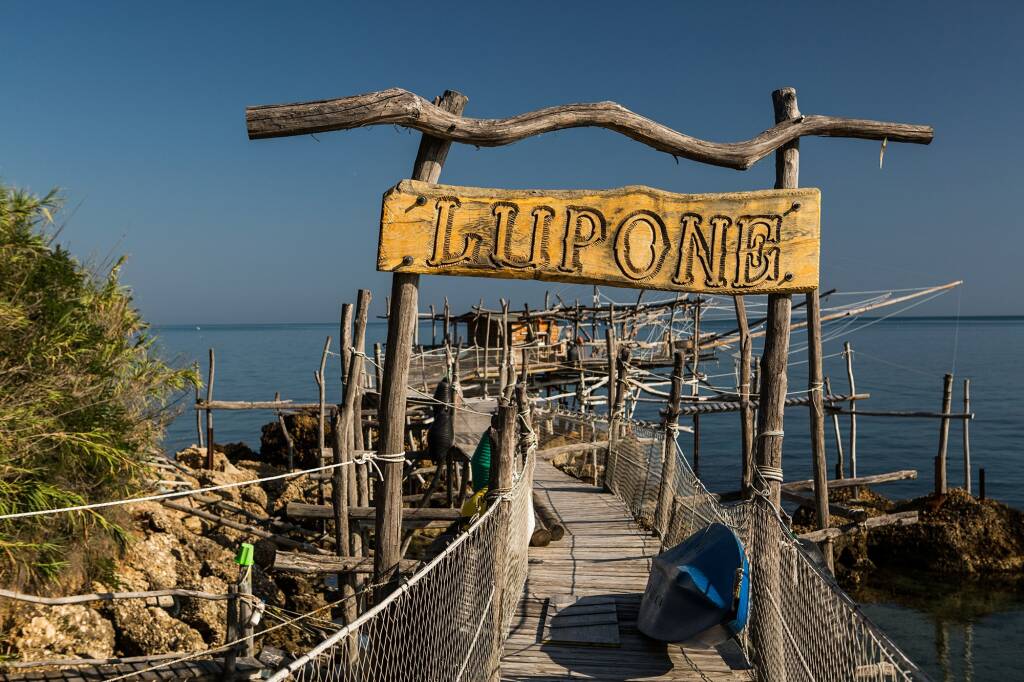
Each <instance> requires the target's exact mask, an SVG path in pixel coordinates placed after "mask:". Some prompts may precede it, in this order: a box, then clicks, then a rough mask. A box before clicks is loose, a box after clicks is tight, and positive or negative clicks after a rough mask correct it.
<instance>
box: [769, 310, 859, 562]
mask: <svg viewBox="0 0 1024 682" xmlns="http://www.w3.org/2000/svg"><path fill="white" fill-rule="evenodd" d="M804 300H805V302H806V303H807V367H808V371H807V391H808V393H807V397H808V398H809V399H810V403H809V405H810V408H811V409H810V425H811V434H810V435H811V471H812V472H813V476H814V511H815V516H816V517H817V521H818V528H819V529H821V528H828V527H829V523H830V521H829V517H828V515H829V511H830V510H831V509H833V508H836V509H838V508H839V507H838V505H836V506H835V507H833V506H832V505H830V504H829V501H828V468H827V464H826V461H825V457H826V455H825V402H824V399H823V395H824V393H825V379H824V373H823V371H822V367H821V364H822V352H821V299H820V298H819V297H818V292H817V291H816V290H815V291H812V292H811V293H809V294H807V295H806V296H805V297H804ZM850 392H851V393H853V391H850ZM854 404H856V403H854ZM786 494H787V493H786V491H785V490H783V491H782V495H783V496H785V495H786ZM790 494H792V493H790ZM788 499H792V498H788ZM852 518H856V517H852ZM821 553H822V556H823V557H824V559H825V565H826V566H828V570H829V571H832V572H833V573H834V572H835V564H834V561H833V556H832V542H831V541H830V540H826V541H825V542H823V543H822V544H821Z"/></svg>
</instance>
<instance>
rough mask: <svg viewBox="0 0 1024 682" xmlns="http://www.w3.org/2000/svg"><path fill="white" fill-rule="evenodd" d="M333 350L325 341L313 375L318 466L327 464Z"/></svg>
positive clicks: (320, 485) (320, 492)
mask: <svg viewBox="0 0 1024 682" xmlns="http://www.w3.org/2000/svg"><path fill="white" fill-rule="evenodd" d="M330 348H331V337H329V336H328V337H327V340H326V341H324V350H323V353H321V354H320V369H319V370H317V371H316V372H314V373H313V378H314V379H315V380H316V385H317V388H318V389H319V391H320V400H319V407H320V409H319V417H318V418H317V422H316V436H317V446H318V447H319V450H318V452H317V466H323V465H324V464H325V454H326V450H327V433H326V428H325V422H326V421H327V380H326V378H325V377H324V370H325V369H326V368H327V354H328V353H329V352H330ZM316 485H317V502H318V503H319V504H324V502H325V500H324V478H323V476H319V477H318V478H317V484H316ZM322 530H323V532H324V533H326V532H327V520H326V519H325V520H324V521H323V528H322Z"/></svg>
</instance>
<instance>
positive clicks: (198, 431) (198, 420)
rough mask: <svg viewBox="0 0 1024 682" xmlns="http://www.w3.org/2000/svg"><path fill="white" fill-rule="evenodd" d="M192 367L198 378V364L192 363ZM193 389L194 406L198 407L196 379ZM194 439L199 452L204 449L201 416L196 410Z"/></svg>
mask: <svg viewBox="0 0 1024 682" xmlns="http://www.w3.org/2000/svg"><path fill="white" fill-rule="evenodd" d="M192 367H193V369H194V370H195V372H196V376H197V377H198V376H199V363H198V362H195V363H193V365H192ZM194 389H195V394H196V406H197V407H198V405H199V381H198V379H197V380H196V385H195V386H194ZM196 438H198V439H199V449H200V450H201V449H203V448H204V447H206V446H205V442H206V439H205V438H204V437H203V414H202V412H200V411H199V410H196Z"/></svg>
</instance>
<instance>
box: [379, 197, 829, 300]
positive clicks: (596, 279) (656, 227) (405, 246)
mask: <svg viewBox="0 0 1024 682" xmlns="http://www.w3.org/2000/svg"><path fill="white" fill-rule="evenodd" d="M820 214H821V193H820V192H819V191H818V190H817V189H813V188H807V189H795V190H767V191H761V192H736V193H730V194H673V193H670V192H663V191H661V190H656V189H651V188H649V187H641V186H632V187H623V188H621V189H612V190H568V191H551V190H547V191H545V190H501V189H481V188H475V187H454V186H450V185H433V184H430V183H424V182H417V181H415V180H403V181H402V182H401V183H399V184H398V185H397V186H396V187H394V188H393V189H391V190H389V191H388V192H387V193H386V194H385V195H384V205H383V208H382V211H381V231H380V247H379V250H378V254H377V269H378V270H384V271H389V272H392V271H395V272H412V273H420V274H428V275H468V276H477V277H503V278H512V279H541V280H549V281H554V282H576V283H581V284H605V285H610V286H619V287H632V288H641V289H664V290H668V291H693V292H704V293H717V294H764V293H784V292H785V293H795V292H803V291H810V290H811V289H814V288H815V287H817V286H818V252H819V248H820Z"/></svg>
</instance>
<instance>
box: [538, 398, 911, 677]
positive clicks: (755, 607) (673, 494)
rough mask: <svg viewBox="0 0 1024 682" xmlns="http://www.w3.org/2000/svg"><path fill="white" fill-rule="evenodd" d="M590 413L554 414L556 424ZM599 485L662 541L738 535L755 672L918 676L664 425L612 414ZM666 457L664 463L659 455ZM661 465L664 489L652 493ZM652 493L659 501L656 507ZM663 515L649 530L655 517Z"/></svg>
mask: <svg viewBox="0 0 1024 682" xmlns="http://www.w3.org/2000/svg"><path fill="white" fill-rule="evenodd" d="M575 420H581V421H582V420H587V421H594V418H593V417H592V416H588V415H580V414H575V415H574V414H571V413H565V412H561V413H558V419H554V420H552V421H551V423H552V424H554V425H555V429H554V430H553V432H552V434H551V436H557V435H558V434H557V430H558V425H562V428H564V429H566V430H572V429H573V428H574V427H573V426H572V425H573V424H574V421H575ZM608 432H609V433H610V434H611V436H610V438H609V446H608V452H607V454H606V458H607V463H606V467H605V469H604V473H605V475H606V478H605V485H606V486H607V488H608V489H609V490H611V491H612V492H613V493H615V494H616V495H617V496H618V497H619V498H620V499H622V500H623V501H624V502H625V503H626V505H627V506H628V507H629V509H630V510H631V511H632V513H633V516H634V518H635V519H636V521H637V523H638V524H639V525H640V526H641V527H644V528H648V529H652V530H656V531H657V532H658V534H659V535H660V536H661V537H662V543H663V546H665V547H671V546H674V545H676V544H678V543H679V542H681V541H682V540H684V539H685V538H687V537H689V536H690V535H691V534H692V533H694V532H696V531H697V530H699V529H701V528H703V527H705V526H707V525H708V524H710V523H715V522H719V523H724V524H726V525H728V526H730V527H731V528H732V529H733V530H734V531H736V533H737V535H739V537H740V538H741V539H742V540H743V542H744V545H745V547H746V548H747V554H748V559H749V561H750V565H751V572H752V575H751V600H750V601H751V614H750V619H749V626H748V627H747V629H746V630H745V632H744V633H743V635H742V636H741V638H740V644H741V646H742V647H743V648H744V650H745V652H746V654H747V657H748V659H749V660H750V662H751V663H752V664H753V667H754V670H755V673H756V674H757V676H758V679H765V680H773V681H774V680H786V681H787V682H793V681H803V680H807V681H808V682H810V681H813V680H819V681H820V680H857V681H862V680H863V681H872V680H877V681H879V682H882V681H889V680H922V679H926V678H925V676H924V675H923V673H921V671H920V669H919V668H918V667H917V666H916V665H915V664H914V663H913V662H912V661H910V660H909V659H908V658H907V657H906V656H905V655H904V654H903V653H902V652H901V651H900V650H899V648H898V647H896V645H895V644H894V643H893V642H892V641H891V640H889V639H888V637H886V635H885V634H884V633H883V632H881V630H879V629H878V628H877V627H876V626H875V625H874V624H872V623H871V621H870V620H869V619H868V618H867V617H866V616H864V614H863V613H862V612H861V611H860V609H859V608H858V606H857V604H856V602H854V601H853V600H852V599H851V598H850V597H849V596H848V595H847V594H846V593H845V592H844V591H843V590H842V589H841V588H840V587H839V586H838V585H837V584H836V583H835V581H834V580H833V579H832V577H831V576H830V575H828V574H826V573H825V572H824V571H823V570H822V569H821V568H819V566H818V565H817V564H816V562H815V561H814V560H813V558H812V557H811V555H809V554H808V553H807V551H805V549H804V548H803V547H802V546H801V544H800V541H799V540H798V539H797V538H796V537H795V536H794V535H793V534H792V532H791V531H790V530H789V528H788V526H787V525H786V524H785V523H784V522H783V521H782V519H781V518H780V516H779V514H778V512H777V511H776V510H775V509H774V507H773V506H772V505H771V503H770V502H769V501H768V500H767V499H766V498H765V497H764V496H762V495H755V496H754V498H753V499H752V500H749V501H746V502H740V503H736V504H730V505H723V504H721V503H720V502H719V501H718V499H717V497H716V496H715V495H713V494H712V493H710V492H709V491H708V490H707V489H706V488H705V487H704V485H703V484H702V483H701V482H700V480H699V479H698V478H697V477H696V476H695V475H694V474H693V471H692V469H691V468H690V466H689V464H688V462H687V461H686V458H685V457H683V455H682V452H681V451H680V450H679V448H678V446H677V444H676V439H675V437H674V434H673V433H671V432H670V433H669V435H668V437H667V438H666V429H665V428H664V427H663V426H655V425H651V424H646V423H641V422H634V421H630V420H616V422H615V423H614V424H613V425H612V426H611V427H610V428H609V431H608ZM666 453H668V454H669V456H671V457H673V458H675V459H674V463H673V464H674V466H670V467H667V468H666V467H665V455H666ZM666 470H667V471H668V473H669V474H670V476H671V478H670V479H669V490H668V494H667V495H659V493H660V492H661V489H662V479H663V475H664V474H665V472H666ZM659 497H661V500H662V502H665V501H666V500H667V504H668V505H669V508H667V509H666V510H665V511H664V513H662V514H659V513H658V505H659ZM659 517H660V518H663V519H664V522H663V523H662V525H661V526H660V527H658V528H655V526H656V525H657V521H658V518H659Z"/></svg>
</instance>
